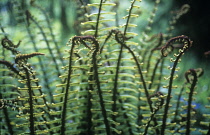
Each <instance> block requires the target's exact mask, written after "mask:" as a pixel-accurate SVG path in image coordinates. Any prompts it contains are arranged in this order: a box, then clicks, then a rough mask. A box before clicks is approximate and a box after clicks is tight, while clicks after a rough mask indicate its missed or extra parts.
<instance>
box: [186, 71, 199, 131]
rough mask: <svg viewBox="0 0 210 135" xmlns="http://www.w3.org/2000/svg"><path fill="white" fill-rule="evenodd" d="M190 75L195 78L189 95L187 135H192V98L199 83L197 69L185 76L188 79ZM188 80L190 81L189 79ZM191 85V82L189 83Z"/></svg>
mask: <svg viewBox="0 0 210 135" xmlns="http://www.w3.org/2000/svg"><path fill="white" fill-rule="evenodd" d="M189 75H192V76H193V81H192V83H191V86H190V93H189V98H188V106H187V125H186V133H185V134H186V135H190V126H191V121H190V120H191V110H192V105H191V104H192V97H193V92H194V89H195V86H196V83H197V81H198V78H197V74H196V71H195V69H189V70H188V71H187V72H186V73H185V76H186V77H188V76H189ZM187 80H188V79H187ZM189 83H190V82H189Z"/></svg>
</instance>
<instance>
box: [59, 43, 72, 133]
mask: <svg viewBox="0 0 210 135" xmlns="http://www.w3.org/2000/svg"><path fill="white" fill-rule="evenodd" d="M74 46H75V43H74V42H73V41H72V47H71V50H70V57H69V65H68V67H69V69H68V76H67V80H66V81H67V82H66V89H65V96H64V101H63V111H62V116H61V130H60V132H61V135H65V130H66V129H65V124H66V111H67V101H68V93H69V87H70V80H71V73H72V57H73V50H74Z"/></svg>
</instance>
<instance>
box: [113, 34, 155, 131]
mask: <svg viewBox="0 0 210 135" xmlns="http://www.w3.org/2000/svg"><path fill="white" fill-rule="evenodd" d="M118 34H120V31H118V32H117V33H116V36H115V38H116V41H117V42H118V43H119V44H121V46H123V47H125V48H126V49H128V51H129V52H130V53H131V55H132V56H133V58H134V60H135V63H136V65H137V68H138V72H139V74H140V82H142V83H143V88H144V91H145V94H146V97H147V102H148V104H149V108H150V111H151V112H153V108H152V104H151V99H150V98H149V92H148V89H147V86H146V82H145V79H144V76H143V73H142V69H141V66H140V64H139V62H138V59H137V57H136V56H135V54H134V52H133V51H132V50H131V49H130V48H129V47H128V46H127V45H126V44H125V43H124V42H122V41H121V40H120V39H119V38H118ZM138 99H140V97H139V98H138ZM138 108H140V106H138ZM139 111H140V110H139ZM153 121H154V123H155V125H157V122H156V119H155V118H154V119H153ZM156 133H157V134H158V133H159V130H158V129H156Z"/></svg>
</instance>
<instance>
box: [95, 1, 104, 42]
mask: <svg viewBox="0 0 210 135" xmlns="http://www.w3.org/2000/svg"><path fill="white" fill-rule="evenodd" d="M102 5H103V0H101V2H100V5H99V9H98V16H97V21H96V27H95V35H94V36H95V38H97V37H98V26H99V22H100V15H101V10H102Z"/></svg>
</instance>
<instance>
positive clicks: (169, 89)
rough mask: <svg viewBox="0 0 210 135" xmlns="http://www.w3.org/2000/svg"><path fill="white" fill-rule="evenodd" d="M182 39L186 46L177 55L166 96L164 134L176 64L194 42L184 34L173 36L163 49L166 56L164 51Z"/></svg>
mask: <svg viewBox="0 0 210 135" xmlns="http://www.w3.org/2000/svg"><path fill="white" fill-rule="evenodd" d="M180 40H181V41H182V42H184V46H183V48H182V49H180V51H179V54H178V55H177V56H176V60H175V61H174V64H173V67H172V69H171V73H170V80H169V86H168V95H167V98H166V104H165V108H164V114H163V119H162V127H161V135H164V133H165V129H166V119H167V115H168V110H169V103H170V99H171V92H172V85H173V80H174V74H175V70H176V66H177V64H178V62H179V59H180V58H181V56H182V55H183V54H184V52H185V51H186V50H187V49H188V48H189V47H191V45H192V42H191V41H190V39H189V38H188V37H187V36H184V35H182V36H178V37H174V38H171V39H170V40H169V41H168V42H167V43H166V45H165V46H164V47H163V48H162V50H161V52H162V55H163V56H165V57H166V56H167V54H165V53H164V51H166V50H167V48H168V47H172V44H173V43H174V42H177V41H180Z"/></svg>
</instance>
